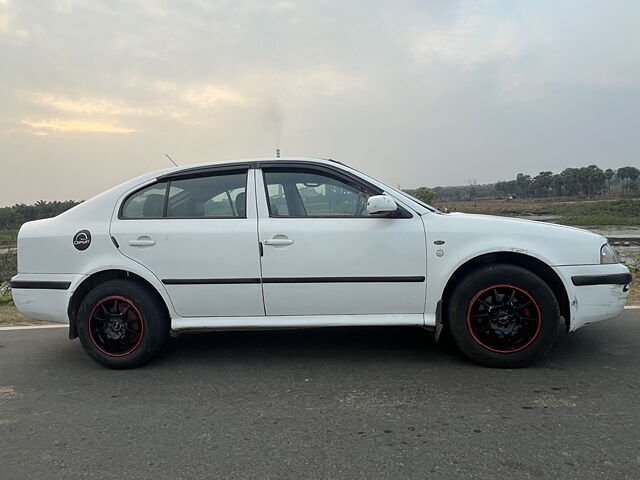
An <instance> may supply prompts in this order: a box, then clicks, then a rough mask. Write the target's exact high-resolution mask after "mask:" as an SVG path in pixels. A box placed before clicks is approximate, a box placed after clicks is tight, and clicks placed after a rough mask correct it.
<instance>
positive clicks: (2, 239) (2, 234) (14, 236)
mask: <svg viewBox="0 0 640 480" xmlns="http://www.w3.org/2000/svg"><path fill="white" fill-rule="evenodd" d="M17 244H18V229H17V228H5V229H0V247H15V246H16V245H17Z"/></svg>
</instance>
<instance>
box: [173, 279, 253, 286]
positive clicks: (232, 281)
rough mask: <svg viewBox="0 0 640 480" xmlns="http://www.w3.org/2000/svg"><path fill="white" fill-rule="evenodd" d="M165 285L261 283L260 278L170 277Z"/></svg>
mask: <svg viewBox="0 0 640 480" xmlns="http://www.w3.org/2000/svg"><path fill="white" fill-rule="evenodd" d="M162 283H164V284H165V285H232V284H238V283H260V279H259V278H168V279H163V280H162Z"/></svg>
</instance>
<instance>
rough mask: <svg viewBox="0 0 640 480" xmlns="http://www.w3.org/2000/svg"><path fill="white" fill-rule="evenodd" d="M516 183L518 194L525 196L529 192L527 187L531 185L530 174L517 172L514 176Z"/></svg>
mask: <svg viewBox="0 0 640 480" xmlns="http://www.w3.org/2000/svg"><path fill="white" fill-rule="evenodd" d="M516 185H517V186H518V194H519V195H520V196H521V197H526V196H527V193H528V192H529V187H530V186H531V175H525V174H524V173H519V174H518V175H517V176H516Z"/></svg>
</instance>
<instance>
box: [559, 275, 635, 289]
mask: <svg viewBox="0 0 640 480" xmlns="http://www.w3.org/2000/svg"><path fill="white" fill-rule="evenodd" d="M631 279H632V277H631V274H630V273H611V274H608V275H575V276H573V277H571V281H572V282H573V284H574V285H575V286H576V287H584V286H586V285H627V284H628V283H631Z"/></svg>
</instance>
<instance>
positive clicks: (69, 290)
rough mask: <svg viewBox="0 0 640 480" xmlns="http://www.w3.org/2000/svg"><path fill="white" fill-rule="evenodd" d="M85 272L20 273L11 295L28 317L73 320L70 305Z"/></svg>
mask: <svg viewBox="0 0 640 480" xmlns="http://www.w3.org/2000/svg"><path fill="white" fill-rule="evenodd" d="M83 278H85V276H84V275H70V274H46V275H45V274H38V275H35V274H18V275H16V276H15V277H13V278H12V279H11V295H12V297H13V302H14V303H15V305H16V308H17V309H18V311H19V312H20V313H22V314H23V315H24V316H25V317H28V318H32V319H35V320H45V321H49V322H58V323H69V316H68V313H67V308H68V306H69V300H70V299H71V295H73V291H74V290H75V286H76V285H78V284H79V283H80V282H81V281H82V279H83Z"/></svg>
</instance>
